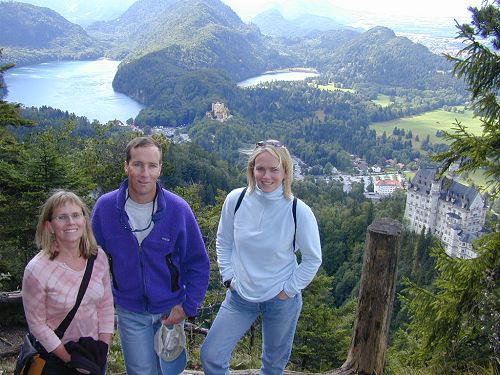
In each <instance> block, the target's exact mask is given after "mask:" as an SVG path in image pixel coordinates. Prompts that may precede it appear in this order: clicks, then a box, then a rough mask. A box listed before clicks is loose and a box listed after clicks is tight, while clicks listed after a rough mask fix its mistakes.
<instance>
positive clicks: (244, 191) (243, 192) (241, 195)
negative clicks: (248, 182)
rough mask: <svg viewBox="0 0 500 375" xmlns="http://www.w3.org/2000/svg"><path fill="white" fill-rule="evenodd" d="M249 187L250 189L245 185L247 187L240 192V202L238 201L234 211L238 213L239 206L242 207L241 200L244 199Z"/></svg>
mask: <svg viewBox="0 0 500 375" xmlns="http://www.w3.org/2000/svg"><path fill="white" fill-rule="evenodd" d="M247 189H248V187H245V188H244V189H243V190H242V191H241V194H240V196H239V197H238V202H236V207H235V208H234V213H236V211H238V208H240V205H241V201H242V200H243V198H244V197H245V193H246V192H247Z"/></svg>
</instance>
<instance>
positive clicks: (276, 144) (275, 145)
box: [257, 139, 283, 147]
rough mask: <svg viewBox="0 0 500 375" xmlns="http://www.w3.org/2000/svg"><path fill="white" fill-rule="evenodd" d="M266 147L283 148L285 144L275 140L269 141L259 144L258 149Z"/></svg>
mask: <svg viewBox="0 0 500 375" xmlns="http://www.w3.org/2000/svg"><path fill="white" fill-rule="evenodd" d="M264 146H274V147H282V146H283V143H281V142H280V141H277V140H275V139H268V140H267V141H259V142H257V147H264Z"/></svg>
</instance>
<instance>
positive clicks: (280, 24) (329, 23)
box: [251, 9, 364, 38]
mask: <svg viewBox="0 0 500 375" xmlns="http://www.w3.org/2000/svg"><path fill="white" fill-rule="evenodd" d="M251 22H252V23H254V24H256V25H257V26H258V27H259V29H260V31H261V32H262V33H263V34H265V35H271V36H279V37H286V38H294V37H303V36H307V35H309V34H311V33H316V32H318V31H329V30H356V31H358V32H363V31H364V30H363V29H360V28H359V29H356V28H353V27H350V26H346V25H345V24H343V23H341V22H339V21H336V20H334V19H332V18H329V17H321V16H316V15H311V14H304V15H301V16H299V17H297V18H293V19H285V18H284V17H283V15H282V14H281V12H280V11H279V10H277V9H271V10H268V11H265V12H263V13H261V14H259V15H257V16H256V17H254V18H253V19H252V21H251Z"/></svg>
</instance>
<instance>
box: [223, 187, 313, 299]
mask: <svg viewBox="0 0 500 375" xmlns="http://www.w3.org/2000/svg"><path fill="white" fill-rule="evenodd" d="M242 190H243V188H239V189H235V190H233V191H231V192H230V193H229V194H228V195H227V197H226V200H225V202H224V205H223V206H222V213H221V218H220V221H219V228H218V231H217V244H216V248H217V262H218V264H219V270H220V273H221V275H222V279H223V280H229V279H232V282H231V288H233V289H234V290H236V291H237V292H238V294H239V295H240V296H241V297H242V298H244V299H245V300H247V301H250V302H263V301H267V300H270V299H271V298H273V297H275V296H276V295H278V294H279V293H280V292H281V291H282V290H284V291H285V293H286V294H287V295H288V296H289V297H293V296H295V295H296V294H297V293H299V292H300V291H301V290H302V289H304V288H305V287H306V286H307V285H308V284H309V283H310V282H311V280H312V279H313V278H314V275H315V274H316V272H317V271H318V268H319V266H320V265H321V244H320V239H319V231H318V224H317V222H316V218H315V217H314V214H313V213H312V211H311V209H310V207H309V206H308V205H306V204H305V203H304V202H302V201H301V200H300V199H297V232H296V239H295V247H296V249H297V251H300V253H301V256H302V257H301V259H302V261H301V263H300V264H298V263H297V258H296V255H295V252H294V249H293V235H294V231H295V227H294V221H293V215H292V202H293V200H288V199H286V198H285V197H284V195H283V186H280V187H279V188H277V189H276V190H275V191H273V192H270V193H266V192H263V191H262V190H260V189H259V188H258V187H256V190H255V191H253V192H248V191H247V192H246V195H245V197H244V198H243V200H242V202H241V205H240V207H239V208H238V211H237V212H236V214H235V213H234V208H235V206H236V202H237V200H238V197H239V196H240V194H241V191H242Z"/></svg>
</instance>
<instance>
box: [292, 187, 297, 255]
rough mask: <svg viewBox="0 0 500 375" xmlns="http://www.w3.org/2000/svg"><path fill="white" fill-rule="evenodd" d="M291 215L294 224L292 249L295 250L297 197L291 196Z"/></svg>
mask: <svg viewBox="0 0 500 375" xmlns="http://www.w3.org/2000/svg"><path fill="white" fill-rule="evenodd" d="M292 215H293V223H294V224H295V231H294V232H293V250H295V236H296V234H297V197H293V203H292Z"/></svg>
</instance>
